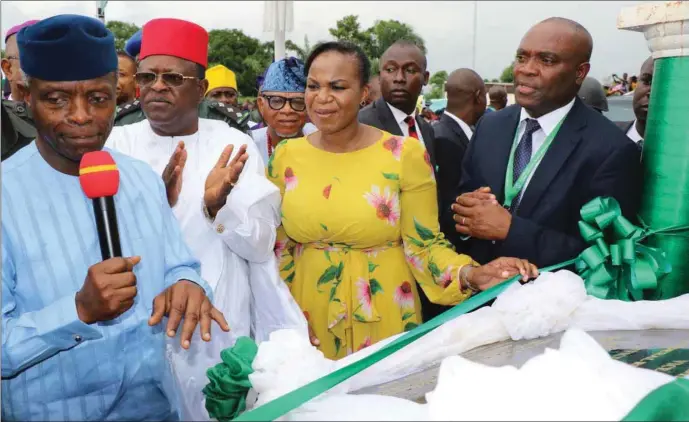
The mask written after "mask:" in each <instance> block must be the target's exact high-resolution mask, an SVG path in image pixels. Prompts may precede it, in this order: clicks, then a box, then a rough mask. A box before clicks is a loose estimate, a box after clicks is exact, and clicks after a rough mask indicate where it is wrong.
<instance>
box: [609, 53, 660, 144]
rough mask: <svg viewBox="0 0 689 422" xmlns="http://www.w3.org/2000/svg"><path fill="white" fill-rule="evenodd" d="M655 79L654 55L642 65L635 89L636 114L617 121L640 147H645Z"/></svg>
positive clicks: (634, 103)
mask: <svg viewBox="0 0 689 422" xmlns="http://www.w3.org/2000/svg"><path fill="white" fill-rule="evenodd" d="M652 81H653V57H649V58H648V59H646V61H644V64H643V65H642V66H641V72H640V74H639V83H638V84H637V85H636V89H635V90H634V99H633V103H632V104H633V107H634V116H635V117H636V119H635V120H634V121H631V122H615V124H616V125H617V126H618V127H619V128H620V129H622V131H623V132H624V133H625V134H626V135H627V137H629V139H631V140H632V141H634V142H636V144H637V145H638V146H639V149H642V148H643V145H644V136H645V132H646V117H647V116H648V101H649V100H650V98H651V82H652Z"/></svg>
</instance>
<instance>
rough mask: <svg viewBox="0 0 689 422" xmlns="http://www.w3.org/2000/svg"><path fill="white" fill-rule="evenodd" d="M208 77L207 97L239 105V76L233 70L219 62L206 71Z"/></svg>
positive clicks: (233, 105)
mask: <svg viewBox="0 0 689 422" xmlns="http://www.w3.org/2000/svg"><path fill="white" fill-rule="evenodd" d="M206 79H207V80H208V92H206V98H208V99H209V100H212V101H217V102H219V103H223V104H225V105H226V106H232V107H239V91H238V89H237V77H236V76H235V74H234V72H233V71H231V70H230V69H228V68H226V67H225V66H223V65H221V64H219V65H217V66H213V67H211V68H210V69H208V70H207V71H206ZM249 125H250V126H251V124H249Z"/></svg>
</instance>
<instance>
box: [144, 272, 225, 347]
mask: <svg viewBox="0 0 689 422" xmlns="http://www.w3.org/2000/svg"><path fill="white" fill-rule="evenodd" d="M164 316H167V317H169V319H168V321H167V328H166V330H165V331H167V335H168V336H169V337H174V336H175V334H176V333H177V329H178V328H179V324H180V323H181V322H182V319H184V323H183V324H182V334H181V336H180V344H181V345H182V347H183V348H184V349H188V348H189V345H190V342H191V336H192V334H194V330H195V329H196V325H197V324H199V323H200V324H201V338H202V339H203V340H204V341H210V340H211V321H215V322H216V323H217V324H218V325H219V326H220V328H221V329H222V330H223V331H226V332H227V331H230V326H229V325H228V324H227V321H226V320H225V317H224V316H223V314H222V312H220V311H219V310H217V309H216V308H215V307H214V306H213V305H212V304H211V301H210V300H209V299H208V296H206V292H205V291H204V290H203V289H202V288H201V286H199V285H198V284H196V283H194V282H191V281H188V280H180V281H178V282H177V283H175V284H173V285H172V286H170V287H168V288H167V289H165V291H164V292H162V293H161V294H159V295H158V296H156V298H155V299H153V313H152V314H151V318H150V319H149V320H148V325H150V326H153V325H157V324H159V323H160V321H162V320H163V317H164Z"/></svg>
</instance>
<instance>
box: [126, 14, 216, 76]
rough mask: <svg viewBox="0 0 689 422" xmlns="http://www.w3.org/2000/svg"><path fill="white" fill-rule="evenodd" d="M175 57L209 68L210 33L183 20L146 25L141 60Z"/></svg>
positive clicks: (159, 20) (140, 53) (156, 20)
mask: <svg viewBox="0 0 689 422" xmlns="http://www.w3.org/2000/svg"><path fill="white" fill-rule="evenodd" d="M159 55H161V56H173V57H179V58H180V59H185V60H189V61H190V62H194V63H197V64H200V65H201V66H203V67H204V68H206V67H208V32H206V30H205V29H203V28H202V27H200V26H199V25H197V24H195V23H192V22H187V21H183V20H181V19H167V18H164V19H153V20H152V21H149V22H148V23H146V25H144V27H143V35H142V39H141V52H139V60H143V59H145V58H146V57H148V56H159Z"/></svg>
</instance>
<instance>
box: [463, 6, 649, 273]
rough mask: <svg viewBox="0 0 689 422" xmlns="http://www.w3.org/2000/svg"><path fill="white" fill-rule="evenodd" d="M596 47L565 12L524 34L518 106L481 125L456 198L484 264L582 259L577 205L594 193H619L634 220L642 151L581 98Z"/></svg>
mask: <svg viewBox="0 0 689 422" xmlns="http://www.w3.org/2000/svg"><path fill="white" fill-rule="evenodd" d="M592 47H593V41H592V39H591V35H590V34H589V32H588V31H587V30H586V29H585V28H584V27H583V26H581V25H580V24H578V23H576V22H574V21H571V20H569V19H564V18H550V19H546V20H545V21H543V22H541V23H539V24H537V25H536V26H534V27H533V28H531V29H530V30H529V32H527V34H526V35H525V36H524V38H523V39H522V41H521V43H520V46H519V49H518V50H517V55H516V61H515V65H514V75H515V88H516V92H515V98H516V102H517V105H515V106H511V107H507V108H506V109H504V110H502V111H498V112H494V113H488V114H486V115H485V116H484V118H483V119H481V121H480V122H479V124H478V126H477V128H476V133H475V134H474V138H473V139H472V141H471V143H470V144H469V149H468V150H467V153H466V155H465V158H464V163H463V174H462V182H461V185H460V187H459V192H458V193H461V196H460V197H459V198H458V201H457V203H455V204H454V205H452V209H453V211H454V213H455V215H454V216H453V218H454V220H455V223H456V230H457V231H458V232H459V234H460V235H462V236H468V237H469V238H468V240H466V242H468V244H467V248H463V249H464V250H465V251H466V252H468V253H469V254H470V255H471V256H472V257H473V258H474V259H475V260H477V261H478V262H488V261H490V260H491V259H493V258H494V257H497V256H503V255H504V256H516V257H520V258H525V259H528V260H529V261H530V262H533V263H535V264H536V265H537V266H539V267H543V266H547V265H551V264H556V263H560V262H562V261H565V260H568V259H571V258H574V257H575V256H577V255H578V254H579V253H581V252H582V251H583V250H584V249H585V248H586V247H587V244H586V243H585V242H584V240H583V239H582V237H581V235H580V234H579V229H578V224H577V223H578V221H579V220H580V219H581V217H580V215H579V210H580V208H581V207H582V206H583V205H584V204H586V203H587V202H588V201H590V200H591V199H593V198H595V197H599V196H602V197H606V196H607V197H614V198H616V199H617V200H618V201H619V203H620V206H621V208H622V211H623V213H624V215H626V216H627V217H628V218H632V219H634V217H635V215H636V212H637V210H638V206H639V189H638V185H639V177H640V172H641V169H640V163H639V151H638V149H637V147H636V146H635V145H634V143H633V142H631V141H630V140H629V139H628V138H627V137H625V136H624V133H622V132H621V131H620V130H619V129H618V128H617V127H616V126H615V125H614V123H612V122H610V121H609V120H608V119H606V118H605V117H604V116H602V115H601V114H600V113H598V112H596V111H594V110H592V109H591V108H590V107H587V106H585V105H584V104H583V103H582V101H581V100H580V99H579V98H577V92H578V91H579V87H580V85H581V83H582V81H583V80H584V78H585V77H586V75H587V73H588V71H589V68H590V65H589V59H590V57H591V51H592ZM541 153H544V155H541ZM522 175H523V176H522ZM510 179H511V180H510ZM503 205H504V206H503ZM465 239H466V237H465ZM460 241H461V240H460Z"/></svg>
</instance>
